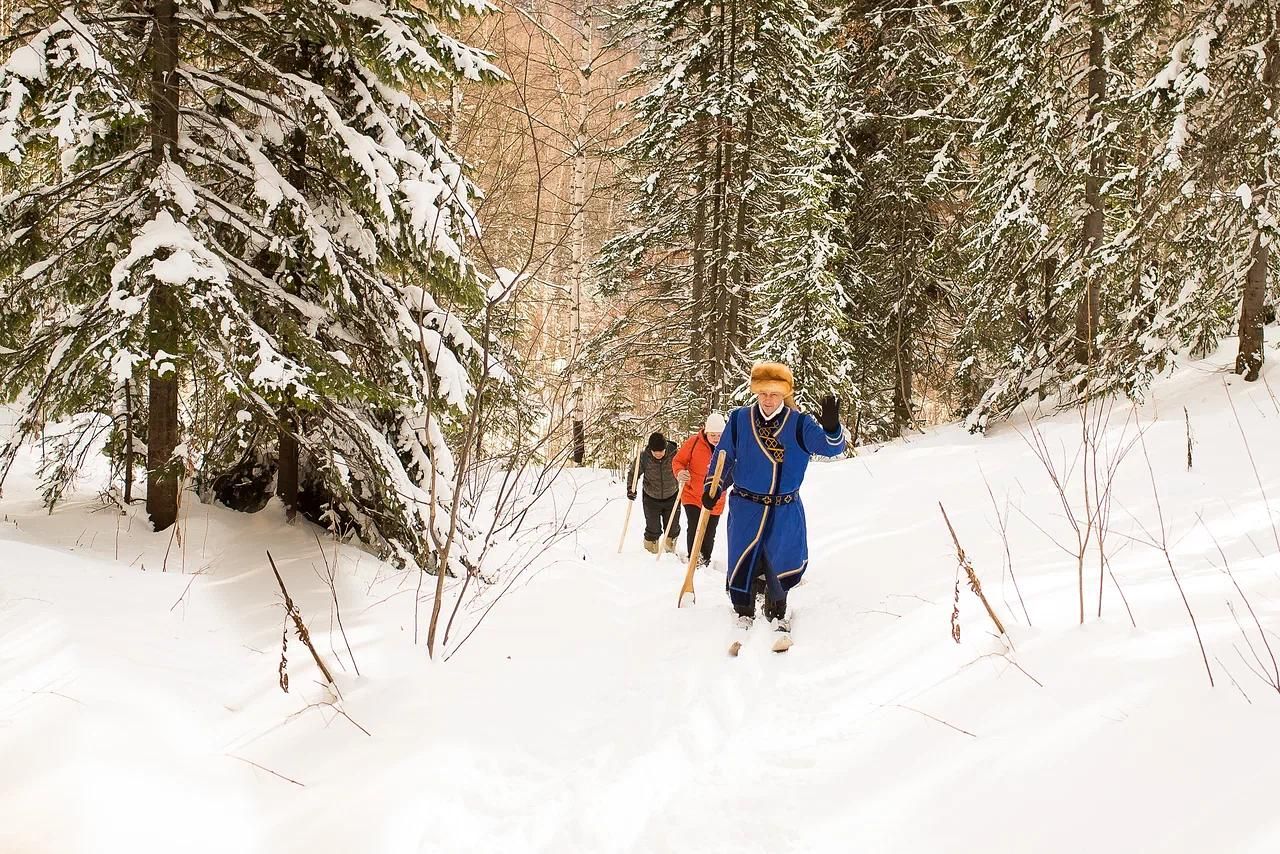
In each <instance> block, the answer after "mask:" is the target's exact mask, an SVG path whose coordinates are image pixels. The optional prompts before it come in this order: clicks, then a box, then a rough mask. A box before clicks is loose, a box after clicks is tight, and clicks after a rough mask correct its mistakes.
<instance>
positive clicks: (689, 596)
mask: <svg viewBox="0 0 1280 854" xmlns="http://www.w3.org/2000/svg"><path fill="white" fill-rule="evenodd" d="M696 601H697V600H696V599H695V598H694V596H693V591H691V590H687V591H685V592H684V593H681V594H680V601H679V602H678V603H677V604H676V607H677V608H688V607H689V606H691V605H693V603H694V602H696Z"/></svg>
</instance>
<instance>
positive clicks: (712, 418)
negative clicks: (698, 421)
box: [702, 412, 724, 433]
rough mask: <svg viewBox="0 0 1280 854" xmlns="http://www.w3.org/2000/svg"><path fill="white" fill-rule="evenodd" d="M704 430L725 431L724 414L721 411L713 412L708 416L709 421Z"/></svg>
mask: <svg viewBox="0 0 1280 854" xmlns="http://www.w3.org/2000/svg"><path fill="white" fill-rule="evenodd" d="M702 429H703V431H705V432H707V433H723V432H724V416H723V415H721V414H720V413H719V412H713V413H711V414H710V415H708V416H707V423H706V426H704V427H703V428H702Z"/></svg>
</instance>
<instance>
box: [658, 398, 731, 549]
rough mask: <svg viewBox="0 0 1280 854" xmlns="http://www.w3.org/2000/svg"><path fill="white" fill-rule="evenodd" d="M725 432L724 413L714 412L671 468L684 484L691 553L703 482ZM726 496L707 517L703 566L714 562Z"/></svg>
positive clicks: (700, 511) (684, 500)
mask: <svg viewBox="0 0 1280 854" xmlns="http://www.w3.org/2000/svg"><path fill="white" fill-rule="evenodd" d="M722 432H724V416H723V415H721V414H720V413H719V412H713V413H711V414H710V415H708V416H707V421H706V424H705V425H704V426H703V428H702V429H701V430H699V431H698V432H697V433H694V434H693V435H692V436H690V437H689V438H688V439H685V441H684V444H683V445H681V446H680V450H679V451H677V452H676V457H675V459H674V460H672V462H671V468H672V469H673V470H674V471H675V473H676V480H678V481H679V482H680V486H681V492H680V503H681V504H683V505H684V514H685V518H686V520H687V522H688V523H687V524H686V525H685V529H686V530H687V531H688V543H689V545H688V548H687V551H688V552H690V553H692V552H693V540H694V537H695V536H696V531H697V528H698V516H699V515H700V514H701V513H702V483H703V481H705V480H706V479H707V472H708V470H710V468H711V453H712V451H714V450H715V448H716V444H717V443H718V442H719V441H720V434H721V433H722ZM724 499H725V493H722V494H721V496H720V500H719V501H718V502H716V505H715V506H714V507H713V508H712V509H711V515H710V516H708V517H707V532H706V533H705V534H704V535H703V537H702V556H701V558H700V559H699V561H698V563H699V565H701V566H710V564H711V550H712V549H713V548H714V547H715V544H716V524H717V523H718V522H719V521H720V514H721V513H723V512H724Z"/></svg>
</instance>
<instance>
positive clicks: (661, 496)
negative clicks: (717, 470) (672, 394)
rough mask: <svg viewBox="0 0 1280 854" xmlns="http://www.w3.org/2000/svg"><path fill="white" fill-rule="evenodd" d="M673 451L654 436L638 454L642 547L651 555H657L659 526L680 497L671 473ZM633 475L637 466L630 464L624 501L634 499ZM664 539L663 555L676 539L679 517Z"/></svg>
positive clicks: (660, 437) (673, 474) (678, 531)
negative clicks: (641, 488)
mask: <svg viewBox="0 0 1280 854" xmlns="http://www.w3.org/2000/svg"><path fill="white" fill-rule="evenodd" d="M676 450H677V448H676V444H675V442H668V441H667V440H666V438H665V437H664V436H663V435H662V434H661V433H654V434H653V435H652V436H650V437H649V445H648V447H647V448H645V449H644V450H643V451H641V452H640V464H639V466H638V469H639V476H640V477H642V478H644V500H643V501H642V502H641V503H642V505H643V506H644V547H645V550H646V551H649V552H652V553H654V554H657V553H658V537H659V536H661V535H662V526H663V525H665V524H666V523H667V519H669V518H671V510H672V508H674V507H675V506H676V500H677V498H678V497H679V495H680V482H679V481H678V480H676V475H675V472H674V471H672V469H671V461H672V460H673V459H674V458H675V455H676ZM636 471H637V466H636V465H635V464H634V463H633V464H632V465H631V466H630V467H629V468H628V474H627V498H630V499H631V500H632V501H635V499H636V486H637V484H636ZM666 536H667V551H671V552H674V551H675V548H676V537H678V536H680V516H679V514H677V515H676V517H675V521H674V522H672V524H671V529H670V530H668V531H667V532H666Z"/></svg>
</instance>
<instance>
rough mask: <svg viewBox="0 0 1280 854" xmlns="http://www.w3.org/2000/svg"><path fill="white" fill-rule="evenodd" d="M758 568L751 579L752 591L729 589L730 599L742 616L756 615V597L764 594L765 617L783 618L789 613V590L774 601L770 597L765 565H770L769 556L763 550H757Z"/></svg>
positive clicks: (770, 618) (769, 618) (734, 608)
mask: <svg viewBox="0 0 1280 854" xmlns="http://www.w3.org/2000/svg"><path fill="white" fill-rule="evenodd" d="M756 555H757V557H756V568H755V576H754V577H753V578H752V579H751V591H750V592H749V593H739V592H738V591H736V590H730V591H729V599H730V600H731V601H732V602H733V610H735V611H737V612H738V615H739V616H742V617H754V616H755V615H756V597H757V596H761V595H763V596H764V618H765V619H766V620H781V619H782V618H783V617H785V616H786V615H787V591H785V590H784V591H782V598H781V599H778V600H777V601H774V600H773V599H770V598H769V585H768V584H766V583H765V567H767V566H768V565H769V557H768V555H766V554H765V553H764V551H763V550H761V551H758V552H756Z"/></svg>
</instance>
